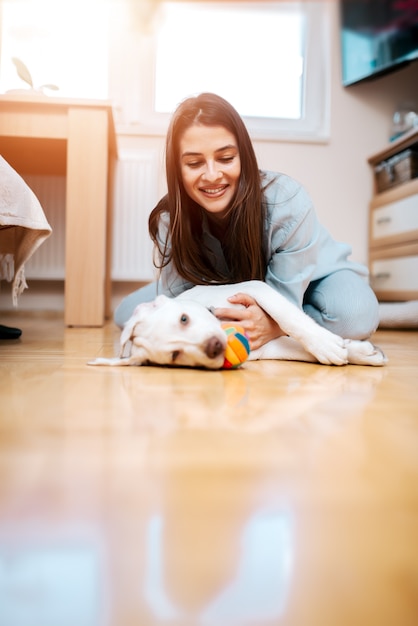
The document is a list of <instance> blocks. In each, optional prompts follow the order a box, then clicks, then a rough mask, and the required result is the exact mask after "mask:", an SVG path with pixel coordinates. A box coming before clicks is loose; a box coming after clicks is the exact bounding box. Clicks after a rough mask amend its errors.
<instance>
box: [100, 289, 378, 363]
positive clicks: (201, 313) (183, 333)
mask: <svg viewBox="0 0 418 626" xmlns="http://www.w3.org/2000/svg"><path fill="white" fill-rule="evenodd" d="M239 292H241V293H246V294H248V295H249V296H251V297H252V298H253V299H254V300H256V302H257V304H258V305H259V306H260V307H261V308H262V309H264V311H266V312H267V313H268V314H269V315H270V316H271V317H272V318H273V319H274V320H275V321H276V322H277V323H278V324H279V326H280V328H281V329H282V330H283V331H284V332H285V333H286V334H287V336H283V337H279V338H278V339H274V340H273V341H270V342H268V343H267V344H265V345H264V346H262V347H261V348H259V349H258V350H253V351H251V353H250V355H249V359H250V360H259V359H277V360H288V361H289V360H290V361H309V362H314V363H315V362H319V363H323V364H325V365H346V364H347V363H353V364H356V365H384V364H385V363H386V362H387V359H386V357H385V355H384V354H383V352H382V351H381V350H380V349H379V348H377V347H376V346H374V345H373V344H372V343H370V342H369V341H358V340H351V339H343V338H342V337H339V336H338V335H335V334H334V333H332V332H330V331H329V330H326V329H325V328H323V327H322V326H319V325H318V324H317V323H316V322H315V321H314V320H313V319H312V318H310V317H309V316H308V315H306V313H304V312H303V311H302V310H300V309H298V308H297V307H296V306H295V305H294V304H292V303H291V302H289V301H288V300H286V298H285V297H284V296H282V295H280V294H279V293H278V292H277V291H275V290H274V289H273V288H272V287H270V286H269V285H267V284H266V283H263V282H260V281H255V280H254V281H248V282H244V283H238V284H233V285H213V286H212V285H211V286H206V285H198V286H196V287H193V288H192V289H189V290H188V291H185V292H184V293H182V294H181V295H180V296H178V297H177V298H167V297H166V296H163V295H160V296H158V297H157V298H156V299H155V300H154V301H153V302H149V303H144V304H140V305H138V306H137V307H136V309H135V311H134V313H133V315H132V317H131V318H130V319H129V320H128V322H127V323H126V325H125V327H124V329H123V331H122V334H121V339H120V343H121V349H120V356H119V358H113V359H104V358H98V359H95V360H94V361H90V362H89V365H176V366H184V367H204V368H207V369H220V368H221V367H222V365H223V362H224V352H225V347H226V334H225V332H224V330H223V329H222V328H221V322H220V321H219V320H218V319H217V318H216V317H215V316H214V315H213V314H212V313H211V309H213V308H218V307H231V306H235V305H232V304H231V303H230V302H228V300H227V298H228V297H230V296H232V295H234V294H236V293H239ZM238 306H239V305H238ZM126 352H128V354H127V355H126Z"/></svg>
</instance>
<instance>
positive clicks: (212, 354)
mask: <svg viewBox="0 0 418 626" xmlns="http://www.w3.org/2000/svg"><path fill="white" fill-rule="evenodd" d="M223 350H224V346H223V345H222V342H221V341H220V340H219V339H218V337H211V338H210V339H209V340H208V342H207V344H206V346H205V352H206V355H207V356H208V357H209V358H210V359H216V357H217V356H219V355H220V354H222V352H223Z"/></svg>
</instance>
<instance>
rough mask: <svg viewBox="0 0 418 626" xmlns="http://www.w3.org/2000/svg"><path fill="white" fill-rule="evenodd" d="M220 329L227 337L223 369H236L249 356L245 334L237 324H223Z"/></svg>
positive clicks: (248, 344) (248, 346) (248, 345)
mask: <svg viewBox="0 0 418 626" xmlns="http://www.w3.org/2000/svg"><path fill="white" fill-rule="evenodd" d="M222 328H223V329H224V331H225V332H226V335H227V344H226V350H225V360H224V364H223V366H222V368H223V369H228V370H231V369H236V368H237V367H239V366H240V365H242V364H243V363H244V361H246V360H247V359H248V355H249V354H250V342H249V341H248V337H247V336H246V334H245V330H244V329H243V327H242V326H240V325H239V324H232V323H230V322H223V323H222Z"/></svg>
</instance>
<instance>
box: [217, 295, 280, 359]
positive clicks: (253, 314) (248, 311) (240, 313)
mask: <svg viewBox="0 0 418 626" xmlns="http://www.w3.org/2000/svg"><path fill="white" fill-rule="evenodd" d="M228 301H229V302H231V303H233V304H241V305H243V307H245V308H238V307H237V308H230V309H229V308H217V309H215V315H216V317H217V318H218V319H220V320H222V321H230V322H237V323H239V324H240V325H241V326H242V327H243V328H244V330H245V332H246V334H247V336H248V339H249V341H250V347H251V350H256V349H257V348H261V346H263V345H264V344H265V343H267V342H268V341H271V340H272V339H276V338H277V337H281V336H282V335H284V334H285V333H284V332H283V331H282V329H281V328H280V326H279V325H278V324H277V323H276V322H275V321H274V320H273V318H272V317H270V315H268V314H267V313H266V312H265V311H264V310H263V309H262V308H261V307H259V306H258V304H257V302H256V301H255V300H254V298H251V296H248V295H247V294H245V293H236V294H235V295H234V296H231V297H230V298H228Z"/></svg>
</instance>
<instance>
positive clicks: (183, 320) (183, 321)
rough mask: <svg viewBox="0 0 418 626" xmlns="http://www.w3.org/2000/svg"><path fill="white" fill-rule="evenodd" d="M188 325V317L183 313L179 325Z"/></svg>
mask: <svg viewBox="0 0 418 626" xmlns="http://www.w3.org/2000/svg"><path fill="white" fill-rule="evenodd" d="M188 323H189V316H188V315H186V313H183V314H182V316H181V317H180V324H183V326H184V325H185V324H188Z"/></svg>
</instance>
